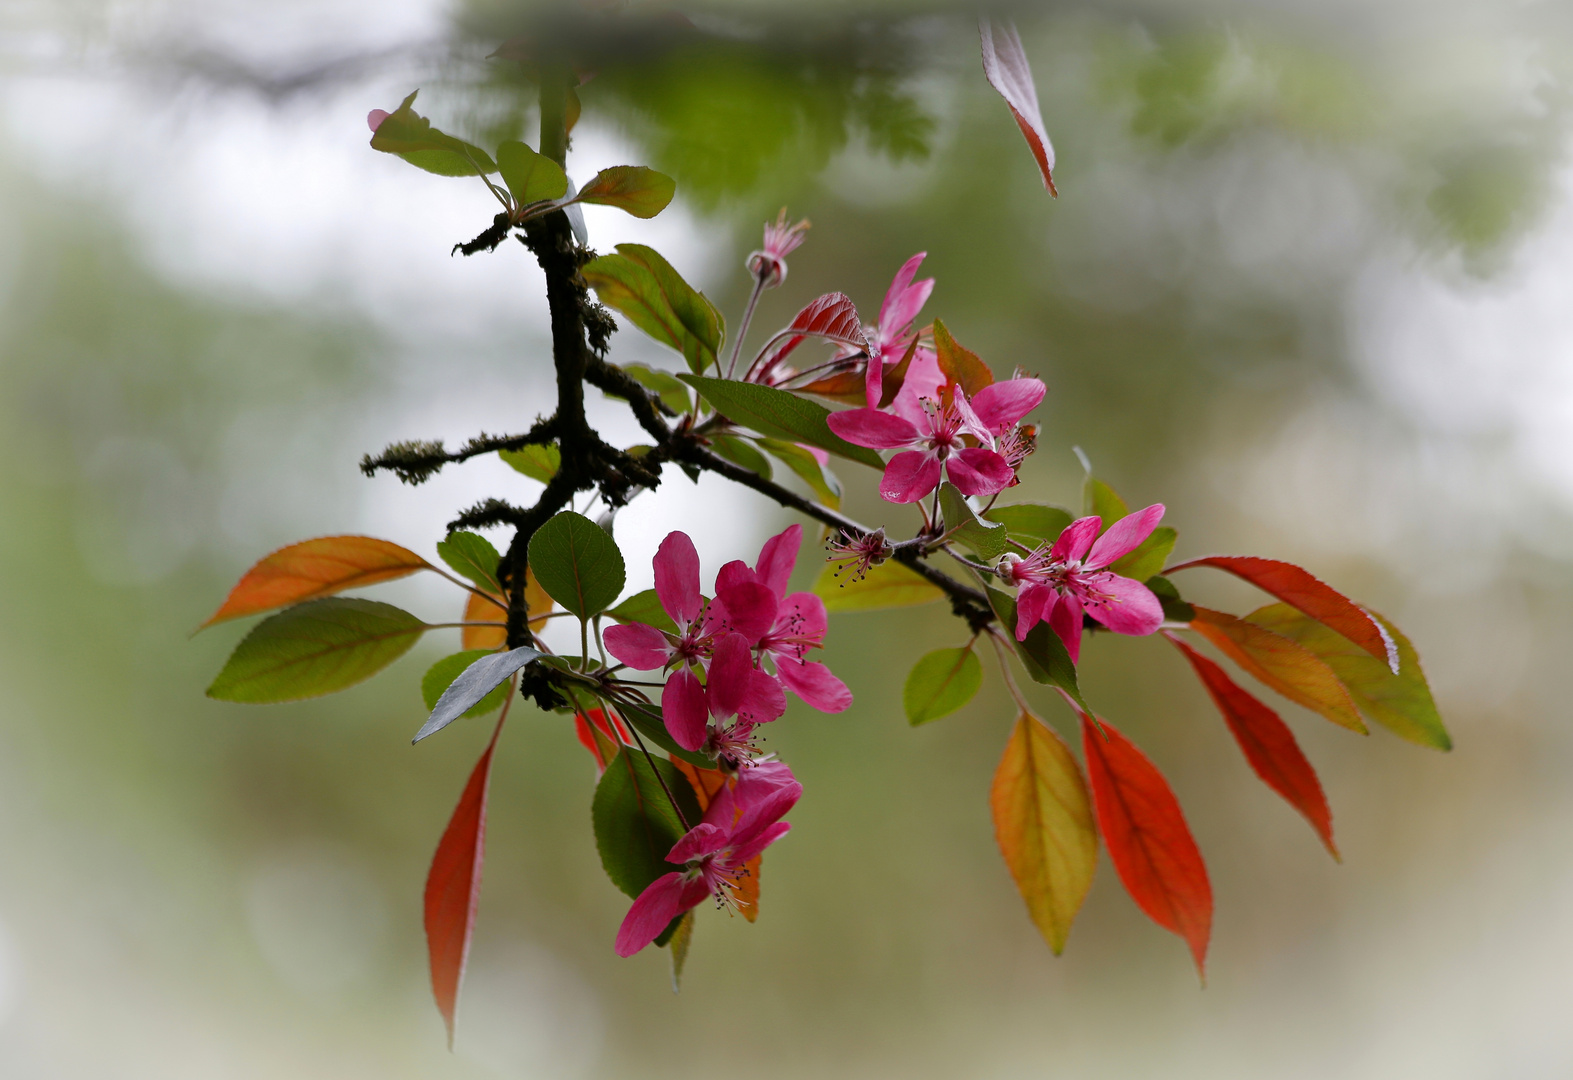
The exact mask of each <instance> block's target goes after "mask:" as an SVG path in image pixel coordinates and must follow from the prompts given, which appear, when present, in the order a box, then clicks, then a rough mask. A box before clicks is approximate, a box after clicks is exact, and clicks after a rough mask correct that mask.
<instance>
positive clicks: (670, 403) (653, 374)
mask: <svg viewBox="0 0 1573 1080" xmlns="http://www.w3.org/2000/svg"><path fill="white" fill-rule="evenodd" d="M623 370H624V371H625V372H627V373H628V375H629V376H630V377H631V378H632V379H633V380H634V381H635V382H637V383H638V384H639V385H640V386H642V387H644V388H645V389H646V390H651V391H654V392H655V393H656V394H657V395H658V396H659V397H660V398H661V400H662V401H663V402H665V404H666V407H667V408H669V409H671V410H672V411H673V412H678V413H685V412H687V411H688V410H689V409H691V408H693V406H694V399H693V396H692V395H691V394H690V393H689V392H688V387H686V386H684V385H683V384H682V383H680V382H678V381H677V376H675V375H673V374H672V373H671V372H669V371H660V370H658V369H656V368H653V367H649V366H647V365H645V364H624V365H623Z"/></svg>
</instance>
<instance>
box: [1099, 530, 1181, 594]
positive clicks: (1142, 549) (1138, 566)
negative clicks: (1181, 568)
mask: <svg viewBox="0 0 1573 1080" xmlns="http://www.w3.org/2000/svg"><path fill="white" fill-rule="evenodd" d="M1179 535H1180V534H1179V533H1177V532H1175V531H1174V530H1173V529H1171V528H1169V526H1167V525H1159V526H1158V527H1157V528H1156V529H1154V530H1153V531H1152V532H1151V534H1149V535H1148V537H1147V539H1145V540H1143V541H1142V542H1141V544H1140V545H1138V546H1137V547H1136V548H1135V550H1133V551H1130V552H1128V553H1127V554H1126V555H1124V556H1123V557H1122V558H1120V559H1119V560H1117V561H1116V562H1115V563H1114V565H1112V566H1110V567H1109V569H1110V570H1113V571H1114V572H1115V573H1116V574H1119V575H1120V576H1121V577H1128V578H1130V579H1131V580H1133V581H1146V580H1147V579H1148V578H1150V577H1152V576H1154V575H1155V574H1158V573H1159V572H1161V571H1162V570H1163V564H1164V563H1166V562H1168V561H1169V556H1170V554H1172V553H1173V551H1174V542H1175V540H1177V539H1178V538H1179Z"/></svg>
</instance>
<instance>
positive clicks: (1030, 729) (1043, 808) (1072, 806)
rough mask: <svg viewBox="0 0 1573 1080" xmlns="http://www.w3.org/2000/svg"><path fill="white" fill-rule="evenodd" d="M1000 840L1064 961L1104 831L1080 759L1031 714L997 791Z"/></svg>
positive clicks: (992, 796) (1041, 928)
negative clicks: (1100, 832)
mask: <svg viewBox="0 0 1573 1080" xmlns="http://www.w3.org/2000/svg"><path fill="white" fill-rule="evenodd" d="M989 809H990V810H991V811H992V812H993V816H994V839H995V840H996V841H997V842H998V843H999V848H1000V854H1001V855H1003V856H1004V857H1005V865H1006V866H1007V867H1009V869H1010V876H1011V877H1013V878H1015V879H1016V888H1017V890H1018V891H1019V892H1020V893H1021V898H1022V899H1023V900H1025V901H1026V902H1027V913H1028V914H1029V915H1030V916H1031V917H1032V921H1033V923H1034V924H1036V926H1037V927H1038V932H1039V933H1041V934H1042V935H1043V939H1044V940H1045V941H1047V942H1048V943H1049V948H1051V949H1053V950H1054V955H1056V956H1058V955H1059V954H1060V953H1061V952H1062V951H1063V950H1064V948H1065V939H1066V937H1068V936H1069V935H1070V930H1071V922H1072V920H1074V919H1075V918H1076V913H1077V912H1078V911H1080V910H1081V904H1082V901H1083V900H1084V899H1086V896H1087V890H1088V889H1089V888H1091V887H1092V875H1093V871H1094V870H1096V869H1097V866H1098V830H1097V827H1096V826H1094V825H1093V820H1092V804H1091V803H1090V802H1089V801H1088V798H1087V785H1086V782H1085V781H1083V780H1082V775H1081V770H1080V769H1079V768H1077V766H1076V758H1075V757H1074V756H1073V755H1072V754H1071V750H1070V747H1068V746H1066V745H1065V741H1064V740H1063V739H1061V738H1060V737H1059V736H1058V735H1056V734H1055V733H1054V732H1052V731H1050V730H1049V729H1048V727H1046V726H1045V725H1044V723H1043V721H1042V720H1039V719H1038V718H1037V717H1036V716H1033V715H1032V714H1031V713H1027V712H1023V713H1022V714H1021V716H1020V717H1019V718H1018V719H1017V720H1016V727H1015V729H1014V730H1013V731H1012V732H1011V736H1010V742H1008V743H1006V744H1005V753H1004V755H1003V756H1002V757H1001V758H1000V763H999V768H998V769H996V770H995V772H994V783H993V784H992V785H991V786H990V788H989Z"/></svg>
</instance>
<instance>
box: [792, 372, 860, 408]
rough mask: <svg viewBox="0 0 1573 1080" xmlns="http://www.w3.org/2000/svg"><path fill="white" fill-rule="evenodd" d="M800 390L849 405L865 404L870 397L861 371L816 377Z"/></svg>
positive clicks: (800, 391) (799, 390)
mask: <svg viewBox="0 0 1573 1080" xmlns="http://www.w3.org/2000/svg"><path fill="white" fill-rule="evenodd" d="M798 392H799V393H803V394H814V395H816V396H818V397H822V398H829V399H830V400H831V401H840V402H844V403H845V404H848V405H864V404H867V399H868V390H867V388H866V385H865V383H864V379H863V373H862V372H860V371H843V372H840V373H839V374H836V375H827V376H825V377H824V378H823V379H815V380H814V381H813V382H811V383H809V384H808V385H806V386H802V387H799V388H798Z"/></svg>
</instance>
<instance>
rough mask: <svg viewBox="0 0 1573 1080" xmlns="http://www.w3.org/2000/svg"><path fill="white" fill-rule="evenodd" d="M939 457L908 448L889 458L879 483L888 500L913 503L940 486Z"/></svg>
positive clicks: (884, 497) (881, 492) (884, 496)
mask: <svg viewBox="0 0 1573 1080" xmlns="http://www.w3.org/2000/svg"><path fill="white" fill-rule="evenodd" d="M939 474H940V466H939V459H938V458H937V457H934V456H933V455H932V454H925V453H923V452H922V451H921V450H905V451H903V452H901V453H899V454H897V455H896V456H895V457H893V458H891V459H890V464H888V465H886V466H885V475H884V477H883V479H881V480H880V482H879V494H880V497H881V498H882V499H884V500H885V501H886V502H893V503H914V502H917V501H918V500H919V499H921V498H923V497H924V496H925V495H927V494H928V493H929V492H931V491H933V490H934V489H935V488H937V487H939Z"/></svg>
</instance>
